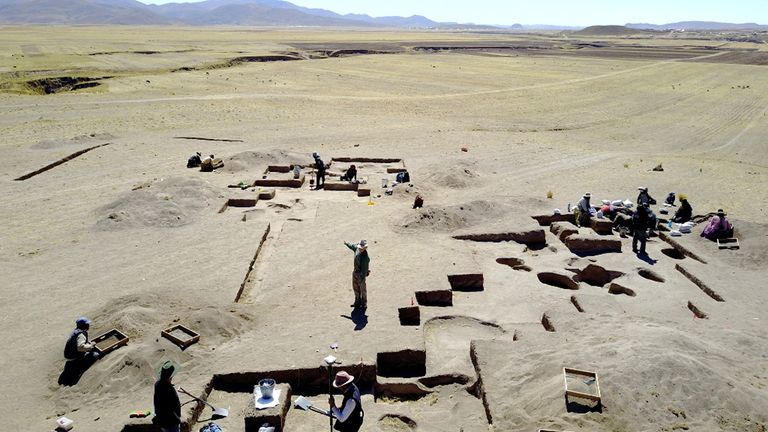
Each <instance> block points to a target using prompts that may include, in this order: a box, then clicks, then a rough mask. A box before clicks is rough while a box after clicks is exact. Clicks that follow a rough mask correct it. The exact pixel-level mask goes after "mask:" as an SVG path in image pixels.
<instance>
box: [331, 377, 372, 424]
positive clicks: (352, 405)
mask: <svg viewBox="0 0 768 432" xmlns="http://www.w3.org/2000/svg"><path fill="white" fill-rule="evenodd" d="M354 381H355V377H354V376H352V375H350V374H348V373H347V372H345V371H341V372H338V373H337V374H336V377H335V378H334V380H333V386H334V387H335V388H337V389H339V390H341V392H342V394H343V395H344V399H343V400H342V402H341V408H338V407H337V406H336V400H335V399H334V398H333V395H330V396H329V397H328V403H329V404H330V406H331V410H330V412H329V414H331V415H333V417H334V418H335V419H336V424H335V425H334V426H333V428H334V429H336V430H337V431H340V432H357V431H359V430H360V427H361V426H362V425H363V419H364V418H365V412H364V411H363V403H362V400H361V399H360V389H359V388H357V386H356V385H355V383H354Z"/></svg>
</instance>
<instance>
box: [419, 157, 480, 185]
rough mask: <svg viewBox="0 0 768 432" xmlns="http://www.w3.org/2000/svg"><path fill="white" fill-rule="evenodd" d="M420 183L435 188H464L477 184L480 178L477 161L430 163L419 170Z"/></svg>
mask: <svg viewBox="0 0 768 432" xmlns="http://www.w3.org/2000/svg"><path fill="white" fill-rule="evenodd" d="M419 171H420V172H422V173H426V174H423V175H422V176H421V177H420V183H423V184H425V185H430V186H433V187H436V188H447V189H466V188H470V187H475V186H477V185H478V184H479V183H480V181H481V179H480V173H479V171H478V169H477V163H475V162H468V161H459V162H455V163H452V162H447V163H441V164H438V165H430V166H427V167H424V168H423V169H420V170H419Z"/></svg>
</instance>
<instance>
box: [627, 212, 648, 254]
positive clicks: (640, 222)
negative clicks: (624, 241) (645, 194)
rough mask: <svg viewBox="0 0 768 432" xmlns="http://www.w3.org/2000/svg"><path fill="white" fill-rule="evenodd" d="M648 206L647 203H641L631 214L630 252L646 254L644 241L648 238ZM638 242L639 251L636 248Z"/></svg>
mask: <svg viewBox="0 0 768 432" xmlns="http://www.w3.org/2000/svg"><path fill="white" fill-rule="evenodd" d="M650 210H651V209H650V207H648V204H647V203H646V204H642V205H640V207H639V208H638V209H637V211H636V212H635V214H634V215H633V216H632V232H633V234H632V252H634V253H639V254H640V255H646V252H645V243H646V241H647V240H648V228H649V225H650V224H651V217H650ZM638 242H640V251H639V252H638V250H637V243H638Z"/></svg>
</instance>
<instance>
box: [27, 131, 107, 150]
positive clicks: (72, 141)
mask: <svg viewBox="0 0 768 432" xmlns="http://www.w3.org/2000/svg"><path fill="white" fill-rule="evenodd" d="M114 138H115V137H114V136H113V135H111V134H108V133H102V134H96V133H92V134H88V135H78V136H76V137H72V138H69V139H66V138H62V139H52V140H44V141H40V142H38V143H36V144H32V145H31V146H29V148H31V149H34V150H52V149H57V148H62V147H68V146H74V145H87V144H93V143H97V142H99V143H100V142H104V141H109V140H111V139H114Z"/></svg>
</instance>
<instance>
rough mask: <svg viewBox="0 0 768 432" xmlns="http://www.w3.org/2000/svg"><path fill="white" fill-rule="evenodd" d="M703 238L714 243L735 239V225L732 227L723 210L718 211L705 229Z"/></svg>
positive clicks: (702, 233) (702, 234)
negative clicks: (720, 240)
mask: <svg viewBox="0 0 768 432" xmlns="http://www.w3.org/2000/svg"><path fill="white" fill-rule="evenodd" d="M701 236H702V237H705V238H707V239H709V240H712V241H716V240H718V239H726V238H731V237H733V225H731V222H730V221H729V220H728V219H727V218H726V217H725V212H724V211H723V209H718V210H717V215H716V216H712V219H710V220H709V224H708V225H707V226H706V227H704V231H702V232H701Z"/></svg>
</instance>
